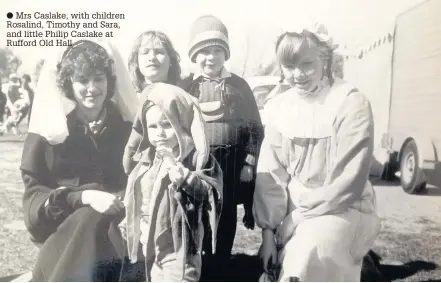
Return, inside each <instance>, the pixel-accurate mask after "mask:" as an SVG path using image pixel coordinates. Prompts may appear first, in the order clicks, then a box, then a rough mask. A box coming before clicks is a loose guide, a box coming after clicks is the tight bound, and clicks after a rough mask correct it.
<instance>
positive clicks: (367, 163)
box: [253, 26, 380, 282]
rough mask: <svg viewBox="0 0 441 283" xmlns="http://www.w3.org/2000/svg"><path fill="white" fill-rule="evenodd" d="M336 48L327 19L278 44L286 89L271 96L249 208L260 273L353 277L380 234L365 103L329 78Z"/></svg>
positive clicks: (283, 278)
mask: <svg viewBox="0 0 441 283" xmlns="http://www.w3.org/2000/svg"><path fill="white" fill-rule="evenodd" d="M334 47H335V46H334V45H333V44H332V40H331V38H330V37H329V36H328V35H327V31H326V29H325V28H324V27H323V26H315V27H314V28H313V29H305V30H302V31H301V32H299V33H294V32H292V33H284V34H282V35H281V36H280V38H279V40H278V41H277V44H276V54H277V58H278V61H279V64H280V66H281V69H282V72H283V75H284V78H285V80H286V81H287V82H288V83H289V84H290V85H291V86H292V89H290V90H288V91H287V92H285V93H283V94H281V95H279V96H277V97H276V98H274V99H273V100H272V101H271V102H270V103H269V105H268V108H267V109H268V110H267V113H268V124H267V126H266V128H265V139H264V141H263V144H262V148H261V153H260V160H259V164H258V168H257V172H258V173H257V174H258V176H257V183H256V190H255V194H254V206H253V208H254V211H253V213H254V217H255V219H256V224H257V225H258V226H259V227H260V228H262V237H263V244H262V247H261V251H260V253H261V257H262V259H263V262H264V269H265V273H264V275H266V277H262V279H263V280H265V281H268V280H279V281H328V282H329V281H359V280H360V273H361V265H362V260H363V256H364V255H365V254H366V253H367V252H368V251H369V249H370V248H371V247H372V245H373V242H374V240H375V239H376V237H377V235H378V233H379V229H380V221H379V217H378V216H377V214H376V206H375V194H374V191H373V188H372V186H371V184H370V182H369V181H368V175H369V170H370V167H371V160H372V154H373V140H374V123H373V117H372V111H371V106H370V103H369V101H368V100H367V99H366V97H365V96H364V95H363V94H362V93H360V92H359V91H358V90H357V89H356V88H355V87H353V86H351V85H349V84H348V83H346V82H345V81H342V80H339V79H334V78H333V77H332V72H331V67H330V64H331V62H332V55H333V52H334ZM269 275H272V276H269ZM271 277H272V278H271Z"/></svg>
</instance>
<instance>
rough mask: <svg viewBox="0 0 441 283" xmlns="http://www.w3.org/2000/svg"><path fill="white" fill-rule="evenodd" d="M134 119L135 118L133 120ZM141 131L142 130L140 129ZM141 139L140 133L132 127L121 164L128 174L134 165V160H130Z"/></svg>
mask: <svg viewBox="0 0 441 283" xmlns="http://www.w3.org/2000/svg"><path fill="white" fill-rule="evenodd" d="M135 121H136V120H135ZM141 133H142V130H141ZM141 141H142V134H140V133H139V132H138V131H137V130H136V129H135V128H134V127H133V128H132V132H131V133H130V137H129V140H128V141H127V144H126V147H125V149H124V156H123V165H124V171H125V173H126V174H127V175H128V174H130V172H131V171H132V170H133V168H134V167H135V162H134V161H133V160H132V157H133V155H134V154H135V153H136V150H137V149H138V146H139V144H140V143H141Z"/></svg>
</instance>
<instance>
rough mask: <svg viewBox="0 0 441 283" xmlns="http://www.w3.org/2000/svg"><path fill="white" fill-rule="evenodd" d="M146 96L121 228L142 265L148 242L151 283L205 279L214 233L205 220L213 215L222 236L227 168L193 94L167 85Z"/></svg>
mask: <svg viewBox="0 0 441 283" xmlns="http://www.w3.org/2000/svg"><path fill="white" fill-rule="evenodd" d="M146 91H149V95H148V99H147V100H146V102H145V103H144V104H143V106H142V108H141V111H140V113H139V114H138V117H140V119H141V126H142V141H141V143H140V144H139V146H138V150H137V152H136V153H135V155H134V156H133V159H134V160H135V161H137V165H136V166H135V168H134V169H133V170H132V171H131V173H130V175H129V180H128V185H127V190H126V195H125V198H124V203H125V206H126V209H127V210H126V217H127V218H126V221H125V223H124V224H123V227H122V228H123V234H126V237H127V246H128V249H129V257H130V259H131V261H132V262H136V261H137V253H138V246H139V243H140V242H141V243H142V250H143V254H144V256H145V259H146V270H147V279H148V281H166V282H178V281H198V280H199V279H200V273H201V265H202V262H201V261H202V258H201V249H202V241H203V236H204V234H205V233H208V231H204V228H203V224H202V215H203V214H205V213H206V214H208V215H209V218H210V220H211V221H210V228H211V229H212V231H213V233H215V231H216V229H217V221H218V217H219V214H220V210H221V199H222V171H221V169H220V167H219V165H218V163H217V162H216V160H215V159H214V157H212V156H211V155H210V153H209V148H208V144H207V139H206V137H205V125H204V122H203V120H202V118H201V117H200V116H201V115H200V112H199V109H198V107H197V102H195V100H194V99H193V97H191V96H190V95H188V94H187V93H185V92H184V91H183V90H182V89H180V88H178V87H175V86H172V85H168V84H163V83H157V84H155V85H154V86H153V88H152V89H151V90H147V89H145V90H144V91H143V92H146ZM124 225H125V229H126V230H125V231H124ZM214 236H215V235H214Z"/></svg>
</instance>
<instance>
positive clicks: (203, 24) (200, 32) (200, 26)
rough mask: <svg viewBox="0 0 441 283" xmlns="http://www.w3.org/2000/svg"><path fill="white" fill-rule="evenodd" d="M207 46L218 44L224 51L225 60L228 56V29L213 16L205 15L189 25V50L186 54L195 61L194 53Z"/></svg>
mask: <svg viewBox="0 0 441 283" xmlns="http://www.w3.org/2000/svg"><path fill="white" fill-rule="evenodd" d="M208 46H219V47H222V48H223V49H224V51H225V60H228V59H229V58H230V47H229V44H228V30H227V28H226V27H225V25H224V24H223V23H222V22H221V20H219V19H218V18H216V17H215V16H211V15H207V16H202V17H200V18H198V19H197V20H196V21H195V22H194V23H193V26H192V27H191V33H190V51H189V52H188V56H189V57H190V60H191V61H192V62H193V63H195V57H196V53H197V52H199V51H200V50H201V49H203V48H205V47H208Z"/></svg>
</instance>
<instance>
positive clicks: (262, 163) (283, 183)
mask: <svg viewBox="0 0 441 283" xmlns="http://www.w3.org/2000/svg"><path fill="white" fill-rule="evenodd" d="M281 151H282V137H281V135H280V133H278V132H277V131H276V130H275V129H274V127H273V126H272V125H270V124H268V125H267V126H266V127H265V138H264V140H263V143H262V147H261V151H260V158H259V163H258V165H257V179H256V187H255V191H254V202H253V215H254V219H255V221H256V224H257V226H258V227H260V228H262V229H272V230H273V229H276V228H277V226H278V225H279V224H280V223H281V222H282V220H283V219H284V218H285V216H286V214H287V209H288V192H287V186H288V182H289V179H290V176H289V174H288V172H287V171H286V167H285V166H284V164H283V163H282V161H281V160H280V156H281V153H282V152H281Z"/></svg>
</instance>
